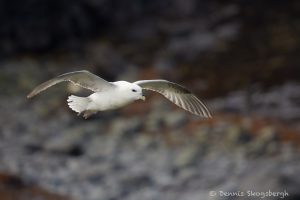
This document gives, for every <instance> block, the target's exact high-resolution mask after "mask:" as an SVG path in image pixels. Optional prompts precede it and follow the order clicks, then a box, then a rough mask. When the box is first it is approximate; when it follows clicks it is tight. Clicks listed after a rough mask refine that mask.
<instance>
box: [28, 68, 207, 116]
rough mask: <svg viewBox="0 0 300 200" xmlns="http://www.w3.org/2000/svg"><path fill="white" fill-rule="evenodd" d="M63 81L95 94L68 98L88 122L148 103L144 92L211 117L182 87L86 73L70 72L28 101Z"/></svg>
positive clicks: (52, 80) (30, 94) (32, 94)
mask: <svg viewBox="0 0 300 200" xmlns="http://www.w3.org/2000/svg"><path fill="white" fill-rule="evenodd" d="M63 81H69V82H71V83H73V84H75V85H77V86H80V87H83V88H86V89H89V90H91V91H93V92H94V93H92V94H91V95H90V96H87V97H78V96H75V95H71V96H69V97H68V100H67V101H68V105H69V107H70V108H71V109H72V110H73V111H75V112H77V113H78V115H80V114H83V117H84V118H85V119H87V118H88V117H89V116H91V115H92V114H95V113H97V112H98V111H104V110H112V109H117V108H120V107H123V106H125V105H128V104H130V103H132V102H134V101H136V100H139V99H141V100H145V99H146V98H145V96H144V94H143V90H151V91H154V92H158V93H160V94H162V95H163V96H164V97H166V98H167V99H169V100H170V101H171V102H173V103H175V104H176V105H177V106H179V107H180V108H183V109H184V110H186V111H188V112H190V113H193V114H195V115H198V116H201V117H205V118H210V117H211V114H210V112H209V110H208V109H207V107H206V106H205V105H204V104H203V103H202V102H201V101H200V100H199V99H198V98H197V97H196V96H195V95H194V94H192V93H191V92H190V91H189V90H188V89H186V88H185V87H183V86H181V85H179V84H176V83H173V82H170V81H167V80H159V79H157V80H140V81H136V82H133V83H130V82H127V81H116V82H108V81H106V80H104V79H102V78H100V77H99V76H96V75H95V74H92V73H91V72H89V71H86V70H82V71H74V72H69V73H65V74H62V75H60V76H57V77H55V78H53V79H50V80H48V81H46V82H44V83H42V84H40V85H39V86H37V87H36V88H34V90H33V91H32V92H30V93H29V94H28V95H27V98H32V97H34V96H35V95H37V94H38V93H40V92H42V91H44V90H46V89H47V88H49V87H51V86H53V85H55V84H57V83H60V82H63Z"/></svg>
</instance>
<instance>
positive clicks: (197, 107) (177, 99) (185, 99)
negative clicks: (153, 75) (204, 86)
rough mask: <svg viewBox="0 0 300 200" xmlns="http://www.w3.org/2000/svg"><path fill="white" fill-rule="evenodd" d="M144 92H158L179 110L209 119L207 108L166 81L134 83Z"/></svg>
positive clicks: (181, 89)
mask: <svg viewBox="0 0 300 200" xmlns="http://www.w3.org/2000/svg"><path fill="white" fill-rule="evenodd" d="M134 83H135V84H137V85H139V86H141V87H142V88H143V89H145V90H152V91H155V92H158V93H160V94H162V95H163V96H165V97H166V98H167V99H169V100H170V101H171V102H173V103H175V104H176V105H177V106H179V107H180V108H183V109H184V110H186V111H189V112H191V113H193V114H195V115H199V116H203V117H208V118H209V117H211V114H210V112H209V110H208V109H207V107H206V106H205V105H204V104H203V103H202V102H201V101H200V100H199V99H198V98H197V97H196V96H195V95H194V94H192V93H191V92H190V91H189V90H188V89H186V88H185V87H183V86H181V85H178V84H177V83H173V82H170V81H167V80H140V81H136V82H134Z"/></svg>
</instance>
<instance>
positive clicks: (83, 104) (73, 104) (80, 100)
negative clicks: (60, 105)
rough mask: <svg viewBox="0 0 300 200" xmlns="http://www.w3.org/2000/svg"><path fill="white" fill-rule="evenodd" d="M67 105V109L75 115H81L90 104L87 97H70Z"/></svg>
mask: <svg viewBox="0 0 300 200" xmlns="http://www.w3.org/2000/svg"><path fill="white" fill-rule="evenodd" d="M67 101H68V105H69V107H70V108H71V109H72V110H74V111H75V112H77V113H79V114H80V113H81V112H83V111H85V110H86V109H87V107H88V104H89V103H90V99H89V98H87V97H78V96H74V95H71V96H69V97H68V100H67Z"/></svg>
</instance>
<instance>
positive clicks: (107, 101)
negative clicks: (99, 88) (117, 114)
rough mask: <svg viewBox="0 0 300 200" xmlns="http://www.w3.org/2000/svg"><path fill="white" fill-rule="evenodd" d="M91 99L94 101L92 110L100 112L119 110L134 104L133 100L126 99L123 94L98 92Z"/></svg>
mask: <svg viewBox="0 0 300 200" xmlns="http://www.w3.org/2000/svg"><path fill="white" fill-rule="evenodd" d="M89 98H90V99H91V100H92V102H91V108H90V109H95V110H100V111H101V110H112V109H117V108H120V107H123V106H125V105H127V104H129V103H131V102H132V100H130V99H127V98H124V96H123V95H122V94H121V93H116V92H96V93H93V94H91V95H90V96H89Z"/></svg>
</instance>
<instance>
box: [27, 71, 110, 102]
mask: <svg viewBox="0 0 300 200" xmlns="http://www.w3.org/2000/svg"><path fill="white" fill-rule="evenodd" d="M63 81H70V82H72V83H73V84H75V85H78V86H80V87H83V88H86V89H89V90H92V91H94V92H98V91H102V90H106V89H110V88H113V87H115V86H114V85H113V84H111V83H110V82H107V81H106V80H104V79H102V78H100V77H99V76H96V75H95V74H92V73H90V72H89V71H86V70H82V71H75V72H69V73H65V74H62V75H60V76H57V77H55V78H53V79H50V80H49V81H46V82H44V83H42V84H41V85H39V86H37V87H36V88H34V90H32V92H30V93H29V94H28V95H27V98H32V97H33V96H35V95H37V94H38V93H40V92H42V91H44V90H46V89H47V88H49V87H51V86H53V85H55V84H57V83H60V82H63Z"/></svg>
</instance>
